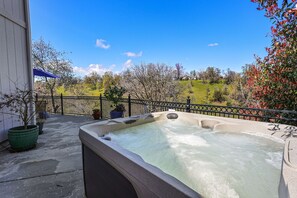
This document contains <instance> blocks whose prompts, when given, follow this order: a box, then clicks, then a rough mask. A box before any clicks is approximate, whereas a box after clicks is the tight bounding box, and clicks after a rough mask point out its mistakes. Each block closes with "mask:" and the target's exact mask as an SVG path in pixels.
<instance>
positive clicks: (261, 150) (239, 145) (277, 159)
mask: <svg viewBox="0 0 297 198" xmlns="http://www.w3.org/2000/svg"><path fill="white" fill-rule="evenodd" d="M108 136H110V137H111V141H113V142H116V143H117V144H119V145H120V146H122V147H123V148H126V149H127V150H130V151H132V152H134V153H136V154H138V155H140V156H141V157H142V158H143V159H144V161H146V162H148V163H150V164H152V165H154V166H157V167H158V168H160V169H161V170H163V171H164V172H166V173H168V174H170V175H172V176H174V177H176V178H177V179H179V180H180V181H182V182H183V183H185V184H186V185H188V186H189V187H191V188H193V189H194V190H196V191H197V192H199V193H200V194H202V195H204V196H205V197H269V198H271V197H278V191H277V190H278V184H279V178H280V169H281V161H282V150H283V144H281V143H278V142H274V141H272V140H269V139H266V138H263V137H257V136H253V135H249V134H243V133H222V132H214V131H212V130H211V129H203V128H201V127H199V126H193V125H191V124H189V123H185V122H182V121H180V120H179V119H177V120H163V121H157V122H153V123H149V124H144V125H140V126H136V127H131V128H126V129H123V130H120V131H115V132H112V133H109V134H108Z"/></svg>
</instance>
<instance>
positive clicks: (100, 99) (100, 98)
mask: <svg viewBox="0 0 297 198" xmlns="http://www.w3.org/2000/svg"><path fill="white" fill-rule="evenodd" d="M99 101H100V118H101V119H102V118H103V117H102V115H103V113H102V94H100V97H99Z"/></svg>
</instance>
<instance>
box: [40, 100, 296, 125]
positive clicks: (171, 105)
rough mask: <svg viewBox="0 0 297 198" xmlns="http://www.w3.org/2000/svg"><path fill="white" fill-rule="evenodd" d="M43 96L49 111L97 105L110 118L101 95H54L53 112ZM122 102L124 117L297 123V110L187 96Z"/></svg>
mask: <svg viewBox="0 0 297 198" xmlns="http://www.w3.org/2000/svg"><path fill="white" fill-rule="evenodd" d="M42 98H43V99H44V100H46V101H47V111H48V112H52V113H60V114H62V115H64V114H68V115H71V114H72V115H74V114H75V115H91V114H92V109H95V108H98V109H100V110H101V117H102V118H109V117H110V116H109V112H110V111H111V110H112V109H113V107H112V106H111V104H112V103H111V102H110V101H108V100H107V99H106V98H105V97H102V96H63V95H62V94H61V95H60V96H54V100H55V105H56V106H58V107H59V108H57V111H56V112H54V111H53V108H52V102H51V97H50V96H43V97H42ZM121 103H122V104H123V105H124V106H125V109H126V112H125V114H124V116H132V115H139V114H143V113H149V112H158V111H168V110H169V109H174V110H176V111H183V112H191V113H198V114H205V115H211V116H221V117H229V118H237V119H245V120H254V121H262V122H273V123H283V124H290V125H295V126H296V125H297V111H291V110H274V109H256V108H245V107H231V106H219V105H204V104H191V100H190V98H189V97H188V98H187V100H186V102H185V103H181V102H165V101H149V100H139V99H132V98H131V97H130V96H128V98H123V99H122V100H121Z"/></svg>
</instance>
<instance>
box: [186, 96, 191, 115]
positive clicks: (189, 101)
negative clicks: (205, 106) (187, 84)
mask: <svg viewBox="0 0 297 198" xmlns="http://www.w3.org/2000/svg"><path fill="white" fill-rule="evenodd" d="M190 111H191V99H190V96H188V98H187V105H186V112H190Z"/></svg>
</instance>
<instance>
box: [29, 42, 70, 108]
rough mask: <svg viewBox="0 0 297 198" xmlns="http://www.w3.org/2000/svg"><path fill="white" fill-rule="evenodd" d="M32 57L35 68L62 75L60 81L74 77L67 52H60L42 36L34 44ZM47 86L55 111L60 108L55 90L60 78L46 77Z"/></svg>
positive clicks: (65, 81) (64, 81)
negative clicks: (56, 100)
mask: <svg viewBox="0 0 297 198" xmlns="http://www.w3.org/2000/svg"><path fill="white" fill-rule="evenodd" d="M32 56H33V57H32V58H33V66H34V68H38V69H41V70H43V71H47V72H50V73H53V74H55V75H57V76H59V77H60V79H59V83H61V84H63V83H64V84H67V83H68V82H69V81H70V79H71V78H72V77H73V69H72V67H71V62H70V61H69V60H68V59H66V58H65V52H59V51H57V50H56V49H55V48H53V47H52V46H51V44H50V43H45V42H44V40H43V39H42V38H40V39H39V40H38V41H35V42H34V43H33V44H32ZM45 83H46V88H47V89H49V91H50V95H51V99H52V106H53V109H54V112H55V113H56V112H57V109H58V108H59V106H58V105H55V100H54V90H55V88H56V86H57V84H58V79H55V78H52V79H49V78H47V77H45Z"/></svg>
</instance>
